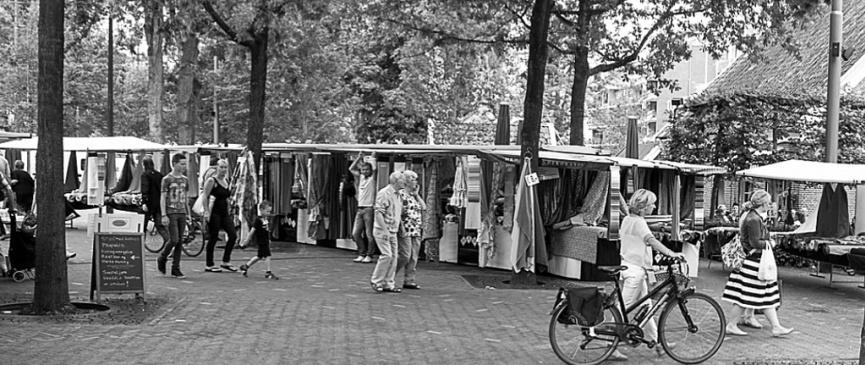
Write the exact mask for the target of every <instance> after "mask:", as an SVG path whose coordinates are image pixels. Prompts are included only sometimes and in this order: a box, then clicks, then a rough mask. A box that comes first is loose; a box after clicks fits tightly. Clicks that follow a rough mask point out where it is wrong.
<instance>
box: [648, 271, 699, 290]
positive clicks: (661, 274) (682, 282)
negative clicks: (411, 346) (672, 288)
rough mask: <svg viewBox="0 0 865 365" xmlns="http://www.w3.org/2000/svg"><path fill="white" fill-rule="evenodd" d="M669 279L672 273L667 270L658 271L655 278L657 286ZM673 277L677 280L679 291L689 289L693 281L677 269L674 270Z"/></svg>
mask: <svg viewBox="0 0 865 365" xmlns="http://www.w3.org/2000/svg"><path fill="white" fill-rule="evenodd" d="M668 277H670V273H669V272H667V271H666V270H663V271H658V272H657V273H656V274H655V278H656V279H657V280H658V282H657V284H660V283H662V282H664V281H665V280H667V278H668ZM673 277H674V278H675V279H676V287H678V288H679V290H684V289H687V288H688V284H690V283H691V279H690V278H688V276H687V275H684V274H682V273H681V272H679V271H678V270H676V269H673Z"/></svg>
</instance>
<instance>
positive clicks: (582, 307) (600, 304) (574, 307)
mask: <svg viewBox="0 0 865 365" xmlns="http://www.w3.org/2000/svg"><path fill="white" fill-rule="evenodd" d="M559 297H561V296H559ZM566 298H567V299H566V300H567V301H568V303H567V306H568V309H567V310H565V311H564V312H562V315H563V316H564V315H567V318H557V320H558V321H559V322H561V323H568V324H579V325H581V326H596V325H598V324H600V323H601V322H603V321H604V301H605V300H606V296H605V295H604V293H602V292H601V291H600V290H599V289H598V288H596V287H590V288H570V289H567V295H566Z"/></svg>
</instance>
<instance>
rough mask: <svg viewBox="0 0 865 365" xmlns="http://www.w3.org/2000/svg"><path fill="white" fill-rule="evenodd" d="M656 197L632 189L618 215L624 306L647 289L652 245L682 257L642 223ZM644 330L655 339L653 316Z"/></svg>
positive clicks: (665, 252) (645, 292) (656, 248)
mask: <svg viewBox="0 0 865 365" xmlns="http://www.w3.org/2000/svg"><path fill="white" fill-rule="evenodd" d="M657 200H658V198H657V196H655V193H653V192H651V191H648V190H646V189H639V190H637V191H635V192H634V195H632V196H631V200H630V201H629V202H628V207H629V210H628V212H629V213H628V216H626V217H625V218H624V219H622V226H621V228H620V229H619V235H620V238H621V243H622V249H621V252H622V265H624V266H627V267H628V268H627V269H626V270H624V271H622V280H623V283H622V299H623V300H624V302H625V306H630V305H631V304H633V303H634V302H636V301H637V300H639V299H640V298H642V297H643V296H645V295H646V294H648V293H649V286H648V283H647V280H648V273H647V270H651V268H652V249H655V250H657V251H658V252H660V253H662V254H664V255H666V256H670V257H676V258H681V259H683V258H684V255H682V254H681V253H676V252H673V251H672V250H670V249H669V248H667V247H666V246H664V244H662V243H661V242H660V241H658V239H657V238H655V236H654V235H653V234H652V231H651V230H650V229H649V225H648V223H646V219H645V218H644V217H645V216H646V215H649V214H651V213H652V211H654V210H655V202H656V201H657ZM644 305H648V306H651V305H652V303H651V300H648V301H647V302H646V303H644ZM645 330H646V339H648V340H655V341H657V339H658V327H657V325H656V324H655V320H654V319H651V320H649V322H648V323H646V328H645ZM655 350H656V351H657V352H658V354H662V353H663V350H662V349H661V347H656V348H655ZM614 357H615V358H619V359H621V358H624V355H622V354H620V353H618V352H617V353H615V354H614Z"/></svg>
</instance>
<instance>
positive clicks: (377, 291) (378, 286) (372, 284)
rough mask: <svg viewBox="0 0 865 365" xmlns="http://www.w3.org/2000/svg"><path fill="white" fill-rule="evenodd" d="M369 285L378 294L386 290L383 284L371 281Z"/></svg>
mask: <svg viewBox="0 0 865 365" xmlns="http://www.w3.org/2000/svg"><path fill="white" fill-rule="evenodd" d="M369 285H370V286H372V290H373V291H374V292H376V293H377V294H381V292H383V291H384V288H382V286H381V285H377V284H376V283H369Z"/></svg>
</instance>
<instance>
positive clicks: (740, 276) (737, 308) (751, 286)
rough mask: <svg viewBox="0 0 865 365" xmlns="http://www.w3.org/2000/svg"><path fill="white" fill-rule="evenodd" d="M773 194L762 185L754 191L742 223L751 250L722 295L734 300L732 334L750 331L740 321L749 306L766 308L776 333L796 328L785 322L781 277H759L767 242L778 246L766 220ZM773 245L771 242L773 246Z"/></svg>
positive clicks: (750, 320) (741, 233)
mask: <svg viewBox="0 0 865 365" xmlns="http://www.w3.org/2000/svg"><path fill="white" fill-rule="evenodd" d="M770 203H772V196H771V195H769V193H768V192H766V190H763V189H758V190H755V191H754V192H753V193H751V209H750V210H748V211H746V212H745V213H743V214H744V216H745V217H744V218H742V219H741V221H740V222H741V223H740V225H739V240H740V242H741V243H742V249H743V250H744V251H745V253H746V254H748V256H747V257H745V261H744V262H743V263H742V268H741V269H739V270H738V271H733V272H731V273H730V278H729V279H727V285H725V286H724V296H723V298H722V299H724V300H726V301H728V302H731V303H733V313H732V316H731V317H730V318H734V319H736V321H730V323H727V328H726V332H727V334H728V335H735V336H745V335H747V334H748V333H747V332H745V331H742V330H741V329H739V326H738V325H737V322H738V320H739V319H740V318H742V316H743V314H745V311H746V310H755V309H762V310H763V314H765V315H766V318H768V319H769V323H771V324H772V336H775V337H780V336H785V335H788V334H790V332H793V328H785V327H783V326H781V322H780V320H779V319H778V312H777V311H776V309H777V308H778V306H779V305H780V304H781V292H780V290H779V288H778V282H777V281H763V280H760V279H758V278H757V273H758V272H759V270H760V259H761V258H762V256H763V249H765V248H767V245H772V246H774V241H773V240H771V239H770V238H769V229H768V228H767V227H766V224H765V223H763V220H765V219H766V217H767V212H768V211H769V204H770ZM769 247H770V248H771V246H769ZM746 321H747V322H746V323H753V322H756V325H754V324H751V325H750V326H751V327H755V328H757V327H758V326H759V322H757V321H756V319H754V318H753V317H751V318H748V319H747V320H746Z"/></svg>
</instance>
